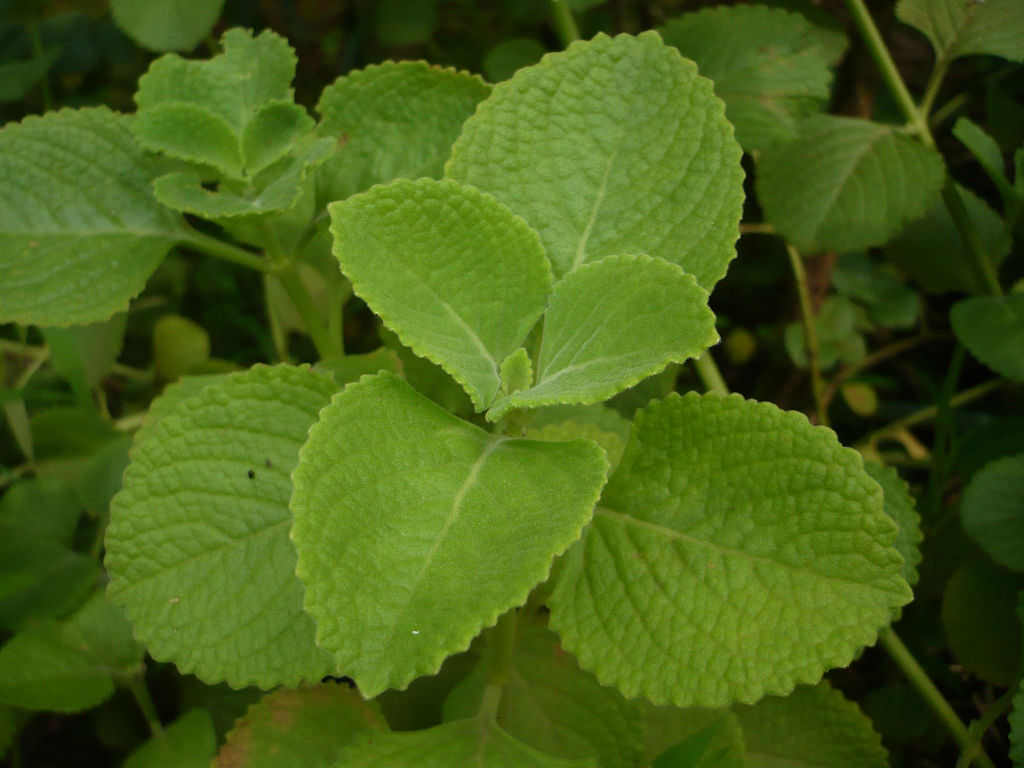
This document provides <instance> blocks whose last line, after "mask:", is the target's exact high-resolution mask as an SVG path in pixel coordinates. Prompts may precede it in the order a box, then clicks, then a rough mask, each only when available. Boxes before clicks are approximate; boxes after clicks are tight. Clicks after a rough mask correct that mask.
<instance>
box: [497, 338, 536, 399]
mask: <svg viewBox="0 0 1024 768" xmlns="http://www.w3.org/2000/svg"><path fill="white" fill-rule="evenodd" d="M531 384H533V363H532V362H531V360H530V353H529V352H527V351H526V349H525V348H524V347H520V348H519V349H517V350H516V351H515V352H513V353H512V354H510V355H509V356H508V357H506V358H505V360H504V361H503V362H502V363H501V391H502V393H511V392H518V391H519V390H521V389H526V388H527V387H529V386H530V385H531Z"/></svg>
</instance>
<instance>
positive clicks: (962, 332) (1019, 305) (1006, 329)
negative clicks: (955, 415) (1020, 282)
mask: <svg viewBox="0 0 1024 768" xmlns="http://www.w3.org/2000/svg"><path fill="white" fill-rule="evenodd" d="M949 320H950V323H951V324H952V326H953V333H955V334H956V337H957V338H958V339H959V340H960V342H961V343H962V344H963V345H964V346H965V347H967V349H968V350H969V351H970V353H971V354H972V355H974V356H975V357H977V358H978V359H979V360H981V362H983V363H984V364H985V365H987V366H988V367H989V368H991V369H992V370H993V371H995V372H996V373H999V374H1001V375H1003V376H1006V377H1007V378H1010V379H1016V380H1018V381H1024V355H1021V350H1022V349H1024V293H1012V294H1010V295H1008V296H974V297H972V298H969V299H964V300H963V301H960V302H957V303H956V304H955V305H953V309H952V311H951V312H950V314H949Z"/></svg>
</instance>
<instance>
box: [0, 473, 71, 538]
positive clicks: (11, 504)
mask: <svg viewBox="0 0 1024 768" xmlns="http://www.w3.org/2000/svg"><path fill="white" fill-rule="evenodd" d="M81 513H82V509H81V506H80V505H79V503H78V499H77V498H76V497H75V494H74V492H73V491H72V490H71V489H70V488H68V487H67V486H66V485H65V484H64V483H62V482H60V481H59V480H55V479H52V478H38V477H37V478H29V479H27V480H22V481H21V482H19V483H15V484H14V485H12V486H11V487H10V488H8V489H7V491H6V492H5V493H4V495H3V496H2V497H0V524H2V525H6V526H10V527H11V528H17V529H18V530H21V531H24V532H25V533H26V534H29V535H31V536H33V537H34V538H42V539H51V540H53V541H55V542H58V543H60V544H63V545H64V546H67V547H70V546H71V539H72V537H73V536H74V534H75V528H76V527H77V526H78V518H79V517H80V516H81Z"/></svg>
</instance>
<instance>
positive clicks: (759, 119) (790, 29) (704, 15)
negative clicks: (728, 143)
mask: <svg viewBox="0 0 1024 768" xmlns="http://www.w3.org/2000/svg"><path fill="white" fill-rule="evenodd" d="M658 32H659V33H661V36H662V37H663V38H664V39H665V42H666V43H668V44H669V45H673V46H675V47H676V48H678V49H679V50H680V51H681V52H682V54H683V55H684V56H686V57H687V58H690V59H693V60H694V61H695V62H697V66H698V67H699V68H700V73H701V74H702V75H703V76H704V77H707V78H710V79H711V80H712V81H714V83H715V93H716V94H718V96H719V97H720V98H721V99H722V100H723V101H724V102H725V115H726V117H728V118H729V121H730V122H731V123H732V124H733V125H734V126H736V138H737V139H738V140H739V142H740V144H742V145H743V148H744V149H745V150H747V151H748V152H750V151H752V150H756V149H763V148H764V147H766V146H768V145H769V144H773V143H775V142H777V141H785V140H787V139H792V138H794V137H795V135H796V124H797V121H798V120H799V119H800V118H802V117H806V116H807V115H810V114H814V113H816V112H821V111H822V110H823V109H824V108H825V106H826V103H827V101H828V97H829V86H830V85H831V83H832V71H831V70H830V68H829V60H828V58H827V53H828V52H827V51H825V50H824V47H823V45H822V38H821V32H820V29H819V28H817V27H815V26H814V25H813V24H811V22H809V21H808V20H807V19H806V18H805V17H803V16H802V15H800V14H799V13H791V12H789V11H786V10H783V9H782V8H769V7H767V6H761V5H738V6H734V7H729V8H726V7H718V8H706V9H704V10H702V11H697V12H695V13H684V14H683V15H682V16H677V17H676V18H674V19H671V20H670V21H669V22H668V23H667V24H665V25H664V26H663V27H661V28H660V29H659V30H658Z"/></svg>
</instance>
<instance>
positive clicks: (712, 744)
mask: <svg viewBox="0 0 1024 768" xmlns="http://www.w3.org/2000/svg"><path fill="white" fill-rule="evenodd" d="M645 726H646V728H645V730H646V744H645V748H644V754H645V756H646V759H648V760H653V759H655V758H657V757H659V756H660V755H664V754H665V752H666V751H667V750H671V749H672V748H673V747H674V746H677V745H679V744H680V743H683V742H689V743H691V744H692V743H693V742H690V741H689V740H690V739H693V738H694V737H698V736H700V735H701V734H706V733H710V735H711V739H710V741H709V742H708V745H707V749H706V750H705V751H704V753H703V754H702V755H701V756H700V759H699V760H698V761H697V762H696V763H693V765H695V766H697V768H746V766H747V760H746V755H745V752H744V747H743V733H742V732H741V731H740V724H739V721H738V720H737V719H736V716H735V715H734V714H733V713H732V712H730V711H729V710H727V709H680V708H678V707H655V706H653V705H650V704H649V705H647V706H646V714H645ZM669 765H671V764H669Z"/></svg>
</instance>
